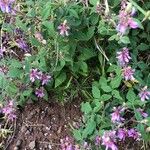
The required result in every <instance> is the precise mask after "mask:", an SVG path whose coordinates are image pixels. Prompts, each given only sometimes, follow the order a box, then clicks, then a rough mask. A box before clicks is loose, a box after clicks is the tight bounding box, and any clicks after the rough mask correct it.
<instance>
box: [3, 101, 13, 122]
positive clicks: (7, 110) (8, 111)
mask: <svg viewBox="0 0 150 150" xmlns="http://www.w3.org/2000/svg"><path fill="white" fill-rule="evenodd" d="M2 113H3V114H4V115H5V117H6V118H7V119H8V120H11V121H13V120H14V119H15V118H16V115H15V106H14V101H13V100H10V101H9V102H8V103H7V104H6V105H5V106H4V107H3V108H2Z"/></svg>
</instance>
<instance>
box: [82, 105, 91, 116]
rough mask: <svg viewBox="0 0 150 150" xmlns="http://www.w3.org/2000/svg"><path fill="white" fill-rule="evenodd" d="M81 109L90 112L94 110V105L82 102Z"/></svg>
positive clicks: (86, 112)
mask: <svg viewBox="0 0 150 150" xmlns="http://www.w3.org/2000/svg"><path fill="white" fill-rule="evenodd" d="M81 111H82V112H83V113H85V114H89V113H91V112H92V107H91V105H90V103H89V102H86V103H82V104H81Z"/></svg>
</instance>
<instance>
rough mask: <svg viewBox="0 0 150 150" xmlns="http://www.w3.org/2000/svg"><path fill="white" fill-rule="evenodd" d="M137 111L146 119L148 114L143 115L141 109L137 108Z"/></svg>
mask: <svg viewBox="0 0 150 150" xmlns="http://www.w3.org/2000/svg"><path fill="white" fill-rule="evenodd" d="M137 111H138V112H139V113H140V114H141V115H142V116H143V117H144V118H146V117H148V114H147V113H145V112H144V110H143V109H141V108H138V109H137Z"/></svg>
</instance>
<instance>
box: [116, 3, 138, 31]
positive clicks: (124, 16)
mask: <svg viewBox="0 0 150 150" xmlns="http://www.w3.org/2000/svg"><path fill="white" fill-rule="evenodd" d="M133 14H134V10H133V11H132V12H127V11H126V2H125V3H122V9H121V11H120V12H119V21H118V25H117V28H116V29H117V31H118V32H120V33H121V34H125V32H126V30H127V29H130V28H132V29H136V28H138V23H137V22H136V21H134V20H133V18H132V16H133Z"/></svg>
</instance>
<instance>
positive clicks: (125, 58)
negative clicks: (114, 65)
mask: <svg viewBox="0 0 150 150" xmlns="http://www.w3.org/2000/svg"><path fill="white" fill-rule="evenodd" d="M117 54H118V56H117V59H118V62H119V64H120V65H121V66H125V65H127V64H128V63H129V60H130V59H131V57H130V56H129V49H128V48H126V47H124V48H123V49H122V51H120V52H117Z"/></svg>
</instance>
